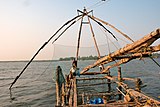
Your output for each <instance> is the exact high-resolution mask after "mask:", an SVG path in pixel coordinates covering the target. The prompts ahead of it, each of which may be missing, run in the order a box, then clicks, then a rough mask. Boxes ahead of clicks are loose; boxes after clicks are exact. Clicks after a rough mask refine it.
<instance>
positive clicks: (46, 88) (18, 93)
mask: <svg viewBox="0 0 160 107" xmlns="http://www.w3.org/2000/svg"><path fill="white" fill-rule="evenodd" d="M156 61H157V62H158V63H160V59H156ZM93 62H94V61H80V62H79V64H78V66H79V67H84V66H86V65H87V64H91V63H93ZM26 63H27V62H0V106H2V107H54V105H55V103H56V99H55V95H56V94H55V83H54V81H53V77H54V72H55V70H56V66H58V65H60V66H61V67H62V69H63V71H64V74H67V73H68V71H69V69H70V66H71V62H70V61H68V62H33V63H32V64H31V65H30V66H29V68H28V69H27V70H26V71H25V72H24V73H23V74H22V76H21V77H20V78H19V80H18V81H17V82H16V84H14V86H13V88H12V98H13V100H11V99H10V91H9V89H8V88H9V86H10V83H11V82H13V80H14V78H15V77H16V76H17V75H18V74H19V73H20V72H21V70H22V69H23V67H24V66H25V65H26ZM67 67H68V68H67ZM114 70H115V69H113V70H111V71H112V73H111V74H112V75H115V74H116V72H115V71H114ZM122 71H123V76H127V77H139V78H141V79H142V81H143V82H144V83H145V84H146V85H147V87H145V88H143V89H142V91H143V92H144V93H146V94H147V95H149V96H152V97H154V98H155V99H157V100H160V98H158V97H160V68H159V67H158V66H157V65H156V64H155V63H154V62H153V61H151V60H150V59H145V60H144V61H138V60H134V61H132V62H130V63H128V64H125V65H123V66H122Z"/></svg>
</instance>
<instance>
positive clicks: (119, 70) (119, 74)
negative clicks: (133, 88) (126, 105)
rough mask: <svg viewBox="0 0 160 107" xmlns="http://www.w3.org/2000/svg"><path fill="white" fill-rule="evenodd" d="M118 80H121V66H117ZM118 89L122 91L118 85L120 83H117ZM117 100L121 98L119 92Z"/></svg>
mask: <svg viewBox="0 0 160 107" xmlns="http://www.w3.org/2000/svg"><path fill="white" fill-rule="evenodd" d="M118 81H119V82H122V73H121V67H120V66H119V67H118ZM118 89H119V90H120V91H122V87H121V86H120V85H118ZM118 99H119V100H121V99H122V94H119V98H118Z"/></svg>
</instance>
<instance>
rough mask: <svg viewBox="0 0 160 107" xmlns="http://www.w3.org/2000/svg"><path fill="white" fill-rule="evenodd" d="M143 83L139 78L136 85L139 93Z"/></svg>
mask: <svg viewBox="0 0 160 107" xmlns="http://www.w3.org/2000/svg"><path fill="white" fill-rule="evenodd" d="M141 83H142V81H141V79H140V78H137V79H136V83H135V84H136V89H135V90H136V91H139V92H140V91H141V87H140V85H141Z"/></svg>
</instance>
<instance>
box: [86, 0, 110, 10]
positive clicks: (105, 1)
mask: <svg viewBox="0 0 160 107" xmlns="http://www.w3.org/2000/svg"><path fill="white" fill-rule="evenodd" d="M109 1H110V0H100V1H98V2H96V3H95V4H93V5H91V6H89V7H88V8H87V10H88V9H91V10H92V9H93V8H97V7H99V6H101V5H103V4H105V3H107V2H109Z"/></svg>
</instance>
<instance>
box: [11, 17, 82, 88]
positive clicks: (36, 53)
mask: <svg viewBox="0 0 160 107" xmlns="http://www.w3.org/2000/svg"><path fill="white" fill-rule="evenodd" d="M80 16H82V15H78V16H76V17H74V18H72V19H71V20H69V21H67V22H66V23H65V24H63V25H62V26H61V27H60V28H59V29H58V30H57V31H56V32H55V33H54V34H53V35H52V36H51V37H50V38H49V39H48V41H47V42H45V43H44V44H43V45H42V46H41V47H40V48H39V49H38V51H37V52H36V53H35V54H34V56H33V57H32V58H31V60H30V61H29V62H28V63H27V65H26V66H25V67H24V68H23V70H22V71H21V72H20V73H19V75H18V76H17V77H16V78H15V79H14V81H13V82H12V83H11V85H10V87H9V89H10V90H11V88H12V86H13V85H14V84H15V83H16V81H17V80H18V79H19V77H20V76H21V75H22V73H23V72H24V71H25V70H26V69H27V67H28V66H29V65H30V64H31V62H32V61H33V60H34V58H35V57H36V56H37V55H38V54H39V52H40V51H41V50H42V49H43V48H44V47H45V46H46V45H47V44H48V43H49V42H50V41H51V40H52V38H53V37H55V36H56V35H57V33H58V32H59V31H60V30H62V29H63V28H64V27H65V26H66V25H68V24H69V23H71V22H72V21H74V20H76V19H77V18H78V17H80Z"/></svg>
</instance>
